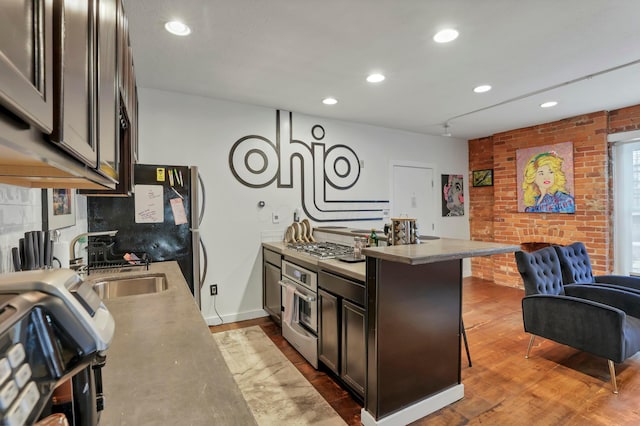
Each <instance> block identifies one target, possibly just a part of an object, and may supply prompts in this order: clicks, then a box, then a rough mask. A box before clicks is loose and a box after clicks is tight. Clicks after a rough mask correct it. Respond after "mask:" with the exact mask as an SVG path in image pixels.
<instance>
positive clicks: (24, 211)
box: [0, 184, 87, 273]
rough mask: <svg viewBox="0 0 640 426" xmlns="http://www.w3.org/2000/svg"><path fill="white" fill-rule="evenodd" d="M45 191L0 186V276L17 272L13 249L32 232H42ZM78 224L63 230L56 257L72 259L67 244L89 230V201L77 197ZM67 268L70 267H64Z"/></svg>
mask: <svg viewBox="0 0 640 426" xmlns="http://www.w3.org/2000/svg"><path fill="white" fill-rule="evenodd" d="M41 194H42V190H40V189H30V188H23V187H19V186H12V185H4V184H0V273H6V272H11V271H13V263H12V260H11V248H12V247H18V240H19V239H20V238H23V237H24V233H25V232H28V231H39V230H42V200H41V198H42V195H41ZM75 199H76V224H75V226H71V227H67V228H63V229H61V230H60V231H61V237H60V243H59V244H57V245H54V256H56V257H58V258H63V257H64V258H65V259H66V258H68V257H69V255H68V254H67V253H68V252H67V250H68V249H66V247H68V246H63V244H64V243H65V242H67V243H68V242H69V241H70V240H71V239H72V238H73V237H74V236H76V235H78V234H81V233H83V232H86V230H87V201H86V197H84V196H80V195H76V197H75ZM64 266H65V267H67V266H68V264H65V265H64Z"/></svg>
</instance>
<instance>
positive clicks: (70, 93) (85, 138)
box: [51, 0, 98, 168]
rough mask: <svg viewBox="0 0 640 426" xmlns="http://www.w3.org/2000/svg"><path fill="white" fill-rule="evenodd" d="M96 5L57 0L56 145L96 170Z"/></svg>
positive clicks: (55, 20) (55, 38) (85, 2)
mask: <svg viewBox="0 0 640 426" xmlns="http://www.w3.org/2000/svg"><path fill="white" fill-rule="evenodd" d="M96 14H97V12H96V1H95V0H88V1H72V0H55V1H54V7H53V17H54V19H53V21H54V25H53V36H54V56H55V58H56V60H55V67H54V73H53V74H54V80H55V84H54V92H53V95H54V102H55V104H54V121H53V134H52V136H51V139H52V141H53V142H55V143H57V144H60V146H61V147H62V148H63V149H65V150H66V151H68V152H69V153H70V154H71V155H73V156H75V157H76V158H78V159H79V160H80V161H82V162H83V163H85V164H86V165H88V166H90V167H92V168H97V166H98V148H97V142H96V139H97V137H96V126H95V122H96V117H95V114H96V109H97V108H96V106H97V100H96V96H95V95H96V90H95V87H94V84H95V72H96V69H95V66H94V63H95V62H94V61H95V53H96V52H95V51H96V48H95V37H96V32H95V25H96Z"/></svg>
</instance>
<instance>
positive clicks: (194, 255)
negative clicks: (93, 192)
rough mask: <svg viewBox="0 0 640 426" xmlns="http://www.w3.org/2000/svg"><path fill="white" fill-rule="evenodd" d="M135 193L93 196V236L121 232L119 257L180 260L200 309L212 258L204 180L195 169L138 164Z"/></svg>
mask: <svg viewBox="0 0 640 426" xmlns="http://www.w3.org/2000/svg"><path fill="white" fill-rule="evenodd" d="M134 191H135V193H134V195H133V196H131V197H126V198H125V197H123V198H115V197H114V198H112V197H106V198H102V197H90V198H88V200H87V216H88V217H87V220H88V229H89V232H97V231H110V230H118V233H117V234H116V236H115V237H113V240H114V242H115V246H114V248H113V251H114V252H116V253H136V254H137V253H146V254H147V255H148V256H149V258H150V260H151V262H162V261H167V260H175V261H177V262H178V265H180V269H181V270H182V273H183V275H184V277H185V279H186V281H187V283H188V285H189V289H190V290H191V292H192V293H193V295H194V297H195V299H196V303H197V305H198V307H200V289H201V288H202V285H203V283H204V280H205V277H206V273H207V254H206V249H205V246H204V243H203V241H202V238H201V237H200V231H199V228H200V224H201V222H202V216H203V215H204V208H205V191H204V185H203V182H202V178H201V177H200V175H199V173H198V168H197V167H195V166H171V165H155V164H136V165H135V169H134Z"/></svg>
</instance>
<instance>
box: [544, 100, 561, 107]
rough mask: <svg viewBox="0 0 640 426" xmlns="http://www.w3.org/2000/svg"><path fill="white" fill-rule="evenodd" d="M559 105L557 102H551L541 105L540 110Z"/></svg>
mask: <svg viewBox="0 0 640 426" xmlns="http://www.w3.org/2000/svg"><path fill="white" fill-rule="evenodd" d="M556 105H558V103H557V102H556V101H549V102H544V103H541V104H540V108H551V107H554V106H556Z"/></svg>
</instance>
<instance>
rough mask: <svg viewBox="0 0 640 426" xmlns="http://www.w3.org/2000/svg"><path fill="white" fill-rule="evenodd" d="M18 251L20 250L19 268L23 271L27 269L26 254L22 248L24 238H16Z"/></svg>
mask: <svg viewBox="0 0 640 426" xmlns="http://www.w3.org/2000/svg"><path fill="white" fill-rule="evenodd" d="M18 251H20V270H21V271H25V270H26V269H27V255H26V251H25V249H24V238H20V239H19V240H18Z"/></svg>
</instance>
